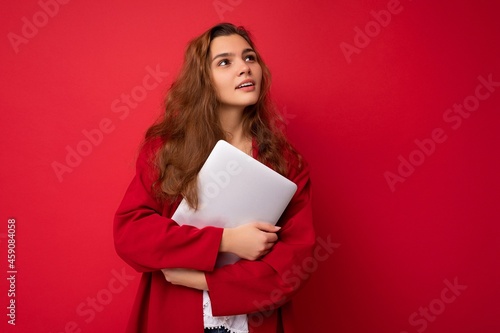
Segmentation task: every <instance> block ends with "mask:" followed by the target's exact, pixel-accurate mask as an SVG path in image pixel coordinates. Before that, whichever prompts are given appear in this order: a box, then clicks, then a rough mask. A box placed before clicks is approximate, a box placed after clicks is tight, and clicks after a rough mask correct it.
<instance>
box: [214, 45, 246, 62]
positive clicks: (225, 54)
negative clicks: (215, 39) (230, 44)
mask: <svg viewBox="0 0 500 333" xmlns="http://www.w3.org/2000/svg"><path fill="white" fill-rule="evenodd" d="M250 52H253V53H255V51H254V49H251V48H248V49H244V50H243V52H241V54H242V55H244V54H247V53H250ZM234 56H235V54H234V53H232V52H224V53H220V54H218V55H216V56H215V57H213V59H212V61H214V60H215V59H217V58H224V57H234Z"/></svg>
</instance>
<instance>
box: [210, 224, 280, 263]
mask: <svg viewBox="0 0 500 333" xmlns="http://www.w3.org/2000/svg"><path fill="white" fill-rule="evenodd" d="M279 230H280V227H276V226H273V225H271V224H269V223H265V222H251V223H248V224H244V225H241V226H239V227H236V228H225V229H224V232H223V233H222V241H221V245H220V249H219V251H220V252H231V253H234V254H236V255H237V256H238V257H240V258H243V259H247V260H257V259H259V258H260V257H262V256H264V255H266V254H267V253H269V251H271V249H272V247H273V246H274V244H275V243H276V241H277V240H278V235H277V234H276V233H277V232H278V231H279Z"/></svg>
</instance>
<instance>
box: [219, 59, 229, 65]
mask: <svg viewBox="0 0 500 333" xmlns="http://www.w3.org/2000/svg"><path fill="white" fill-rule="evenodd" d="M218 65H219V66H227V65H229V60H227V59H222V60H221V61H219V64H218Z"/></svg>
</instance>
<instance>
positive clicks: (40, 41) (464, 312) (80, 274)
mask: <svg viewBox="0 0 500 333" xmlns="http://www.w3.org/2000/svg"><path fill="white" fill-rule="evenodd" d="M41 3H52V4H53V3H54V2H53V1H52V0H46V1H44V0H42V2H37V1H34V0H30V1H22V2H5V3H4V4H3V6H2V7H3V8H2V13H3V14H2V20H1V21H0V35H2V36H4V37H2V41H1V42H0V47H1V55H0V57H1V58H0V60H1V61H0V69H1V89H0V98H1V102H0V103H1V104H0V107H1V115H0V126H1V133H2V140H1V143H0V145H1V151H0V154H1V161H2V163H1V166H0V181H1V192H0V205H1V206H0V221H1V224H0V242H1V243H0V248H1V252H0V263H1V276H3V277H2V279H1V283H0V295H1V296H0V300H1V301H0V303H1V307H0V308H1V309H3V310H2V313H0V314H1V316H0V318H3V319H1V324H0V326H1V327H2V332H5V329H7V331H8V332H47V333H48V332H52V333H56V332H57V333H59V332H98V333H100V332H109V331H113V332H121V331H123V328H124V326H125V323H126V320H127V317H128V313H129V310H130V307H131V303H132V301H133V298H134V295H135V292H136V287H137V284H138V280H139V279H138V275H137V274H136V273H135V272H133V270H132V269H131V268H129V267H128V266H126V264H125V263H124V262H122V261H121V260H120V259H119V258H118V257H117V255H116V254H115V251H114V248H113V239H112V229H111V226H112V219H113V214H114V212H115V210H116V208H117V205H118V203H119V202H120V200H121V198H122V195H123V193H124V191H125V188H126V186H127V185H128V183H129V181H130V180H131V177H132V176H133V173H134V162H135V156H136V150H137V147H138V144H139V142H140V140H141V138H142V136H143V133H144V131H145V130H146V128H147V127H148V126H149V125H150V124H151V123H152V122H153V121H154V120H155V119H156V117H157V115H158V114H159V112H160V111H161V99H162V96H163V95H164V93H165V91H166V89H167V88H168V86H169V85H170V83H171V82H172V80H173V78H174V77H175V75H176V73H177V72H178V69H179V67H180V64H181V60H182V55H183V50H184V47H185V45H186V42H187V41H188V40H189V39H190V38H192V37H193V36H195V35H198V34H200V33H201V32H203V31H204V30H205V29H207V28H208V27H210V26H211V25H213V24H215V23H217V22H219V21H221V20H224V21H230V22H233V23H236V24H241V25H244V26H246V27H247V28H248V29H249V30H250V31H251V32H252V33H253V35H254V37H255V41H256V43H257V45H258V47H259V49H260V51H261V53H262V54H263V56H264V59H265V61H266V62H267V63H268V65H269V67H270V68H271V70H272V73H273V78H274V80H273V88H272V89H273V95H274V98H275V100H276V102H277V104H278V105H279V107H280V108H281V109H282V110H283V112H284V113H285V116H286V119H287V120H288V123H289V129H288V132H289V136H290V139H291V140H292V142H294V143H295V144H296V146H297V147H298V149H299V150H300V151H301V152H302V153H303V155H304V156H305V157H306V158H307V160H308V161H309V162H310V164H311V166H312V178H313V182H314V199H315V201H314V208H315V211H314V216H315V223H316V229H317V235H318V237H319V238H321V239H323V240H328V239H330V241H331V242H333V243H336V244H340V245H336V247H337V248H335V250H334V251H333V253H332V254H330V255H329V257H328V259H326V260H324V261H321V262H320V263H319V265H318V267H317V269H315V272H314V274H313V276H312V278H311V280H310V282H309V283H308V284H307V286H306V287H305V289H303V291H302V292H301V293H300V294H299V296H298V297H297V310H298V311H299V313H300V331H301V332H309V331H310V332H312V331H318V332H325V331H328V332H346V333H351V332H385V333H387V332H393V333H400V332H405V331H406V332H408V333H413V332H423V331H426V332H429V333H431V332H455V333H462V332H464V333H465V332H482V333H489V332H498V331H499V330H500V319H499V313H500V303H499V296H500V295H499V293H500V284H499V282H498V281H499V280H500V268H499V264H498V262H499V261H498V258H499V245H498V244H499V236H500V235H499V230H500V227H499V226H498V221H499V220H500V219H499V217H500V211H499V208H498V207H499V205H498V203H497V200H498V198H499V185H500V177H499V175H498V166H499V162H500V159H499V154H498V152H499V151H498V149H499V148H498V147H499V143H500V142H499V141H500V140H499V139H500V135H499V131H498V123H499V120H500V116H499V112H500V87H496V88H491V89H495V91H492V92H491V91H490V92H489V95H488V97H487V98H484V100H481V101H480V103H479V106H477V105H476V106H475V107H476V108H477V109H476V110H475V111H474V112H472V113H470V116H468V117H467V118H463V119H462V122H461V123H460V126H459V127H458V128H455V129H454V128H453V127H452V125H457V123H455V121H457V120H454V121H453V122H450V121H446V120H445V119H444V118H443V116H444V115H446V114H447V112H448V111H447V110H448V109H450V108H452V107H453V105H454V104H462V103H463V102H464V100H465V99H466V98H468V96H472V95H474V94H475V91H476V87H477V86H478V84H480V81H479V80H478V77H480V76H482V77H484V78H486V79H487V78H488V76H491V79H492V80H493V81H495V82H498V81H500V63H499V61H498V59H500V46H499V43H498V41H499V37H500V23H499V22H500V21H499V20H498V13H499V9H500V7H499V6H498V5H497V4H493V3H494V2H493V1H472V0H469V1H463V0H462V1H449V2H432V1H423V0H414V1H410V0H401V2H399V4H398V2H396V1H394V0H390V1H386V0H382V1H360V0H357V1H343V2H340V1H314V2H313V1H308V2H306V1H302V2H300V1H284V0H280V1H263V0H257V1H249V0H220V1H196V2H195V1H169V2H167V1H148V2H139V1H125V2H124V1H106V2H89V1H69V2H68V3H67V4H61V5H59V8H58V9H57V8H56V7H55V6H53V5H52V7H50V8H52V12H51V14H52V16H53V17H52V16H48V15H46V14H43V13H42V14H40V12H41V11H42V10H43V9H42V7H43V6H42V5H41ZM222 4H225V6H226V7H222ZM388 6H389V7H390V8H391V9H392V10H393V11H394V12H397V13H395V14H392V15H391V18H390V22H389V21H388V20H387V17H385V18H386V21H385V22H383V23H384V25H385V27H381V26H380V24H375V23H374V22H375V21H374V14H373V13H371V12H372V11H375V13H380V11H381V10H387V8H388ZM216 7H217V8H219V9H218V10H217V8H216ZM56 9H57V11H56ZM44 15H45V16H44ZM380 15H382V14H380ZM380 15H379V16H380ZM375 16H377V14H375ZM382 17H383V15H382ZM23 18H26V19H24V20H23ZM44 18H45V19H46V20H44ZM34 21H35V22H37V24H38V25H39V27H38V28H36V26H35V28H36V29H37V30H38V31H35V32H34V31H33V30H31V32H30V31H29V29H28V28H24V34H25V36H26V35H27V36H29V38H26V39H25V40H24V42H22V43H20V44H16V43H13V42H11V40H10V39H12V38H13V36H14V35H13V34H16V35H17V36H19V38H25V36H24V37H23V26H24V25H25V24H28V23H26V22H31V23H33V22H34ZM371 21H373V22H372V23H370V22H371ZM367 24H368V25H367ZM377 27H378V28H377ZM365 28H368V29H371V30H368V33H369V35H371V37H369V39H370V40H369V43H368V41H367V40H366V37H365V40H363V37H362V36H361V37H360V36H358V40H357V43H358V46H360V47H359V48H358V50H357V51H356V52H357V53H352V54H351V56H350V57H346V56H345V55H344V53H343V52H342V49H341V45H344V46H345V44H342V43H348V44H350V45H353V46H355V45H356V44H355V42H356V41H355V38H356V34H357V32H356V31H359V30H356V29H361V30H364V29H365ZM27 29H28V30H27ZM9 36H10V37H9ZM360 43H361V44H360ZM363 43H364V44H363ZM365 44H367V45H365ZM16 51H17V52H16ZM147 67H150V68H152V69H155V68H156V67H158V68H159V69H160V71H161V72H164V73H168V75H166V74H165V75H164V77H163V78H161V82H160V84H159V85H158V87H156V88H155V89H152V90H148V91H146V90H142V92H144V91H146V92H147V96H143V95H140V92H141V88H137V87H138V86H139V87H140V86H142V84H143V79H144V78H145V77H147V75H148V71H147V70H146V68H147ZM148 82H149V84H150V85H151V84H152V83H154V81H152V80H150V81H148ZM134 89H135V90H134ZM131 92H135V94H136V96H140V99H141V100H140V101H139V102H138V103H137V105H136V106H135V107H133V108H132V107H129V108H128V109H129V113H128V114H125V113H123V112H125V111H124V110H125V109H124V108H123V107H124V105H125V104H123V103H121V102H120V98H121V96H122V94H131ZM480 92H481V93H483V94H485V93H486V92H488V90H486V89H485V88H480ZM137 94H139V95H137ZM117 99H118V102H115V100H117ZM467 100H468V101H469V102H470V101H474V99H471V98H468V99H467ZM113 103H120V104H117V105H119V106H121V107H122V109H121V110H122V111H120V112H119V113H116V112H113V110H116V109H113V108H112V104H113ZM117 105H115V107H116V106H117ZM473 106H474V105H473ZM120 116H121V118H120ZM106 119H108V120H106ZM454 119H456V118H454ZM102 121H104V122H106V121H107V122H108V125H109V128H108V132H109V133H105V134H103V137H102V138H99V136H97V137H96V139H95V142H96V144H94V145H91V146H85V143H84V141H85V140H86V137H85V135H84V133H83V131H84V130H86V131H91V130H93V129H96V128H98V126H99V124H100V123H101V122H102ZM111 129H112V130H111ZM435 129H442V131H443V133H444V135H445V136H446V140H445V141H444V142H442V143H437V144H435V150H434V151H430V152H428V153H429V154H428V156H427V155H424V154H423V153H418V146H417V144H416V143H415V140H417V139H418V140H424V141H425V140H427V141H426V142H428V139H429V138H431V133H432V132H433V131H434V130H435ZM92 133H95V131H94V132H92ZM98 139H99V140H98ZM78 145H80V149H85V148H87V149H89V147H90V149H91V150H88V151H86V154H87V156H84V157H82V160H81V161H79V163H76V162H75V164H74V165H76V166H74V167H72V168H71V170H72V171H71V172H64V173H63V174H62V175H60V178H58V177H57V175H56V172H55V171H54V169H53V164H54V162H58V163H61V164H66V162H65V159H66V155H67V154H68V152H67V150H66V149H67V148H66V147H67V146H69V147H71V148H72V149H76V148H77V146H78ZM428 147H430V146H428ZM429 149H430V148H429ZM400 155H401V157H400ZM410 157H412V158H413V161H414V162H415V163H418V164H420V165H418V166H417V167H415V169H414V171H413V172H412V173H411V174H409V173H410V172H408V173H407V174H406V176H405V177H404V178H401V179H400V180H403V179H404V182H396V183H395V184H394V187H393V189H391V186H390V184H389V183H388V182H387V180H386V178H385V177H384V174H385V173H386V172H387V171H389V172H392V173H394V174H397V173H398V166H399V165H400V163H401V162H400V160H401V159H406V160H407V159H409V158H410ZM419 157H420V159H419ZM422 157H423V158H422ZM407 171H408V170H407ZM402 172H404V170H403V169H402ZM8 218H15V219H16V240H17V247H16V251H17V252H16V255H17V257H16V266H17V267H16V268H17V269H18V274H17V277H16V278H17V280H16V326H15V327H12V326H11V325H7V317H6V313H7V310H6V306H7V304H8V303H7V302H8V297H7V291H8V285H7V283H6V278H5V277H6V276H7V273H6V272H7V240H8V238H7V220H8ZM314 268H315V267H314ZM117 272H118V273H125V275H126V276H127V277H128V278H129V279H130V280H124V281H121V282H120V281H119V280H116V278H115V275H116V274H117ZM445 280H448V281H449V282H451V283H454V282H455V283H456V284H459V285H461V286H466V289H465V290H463V288H465V287H462V290H461V291H458V292H457V293H456V294H458V296H456V295H455V296H456V297H454V298H453V301H449V300H450V298H452V296H453V294H452V293H450V291H449V290H448V289H447V288H448V287H447V285H446V283H445V282H444V281H445ZM442 295H445V297H446V298H442V297H444V296H442ZM95 297H97V298H98V299H99V300H100V302H101V303H96V307H95V309H94V310H93V308H92V305H91V303H89V302H92V298H95ZM445 299H446V300H448V301H449V302H447V303H443V302H442V300H445ZM429 306H431V311H430V312H429V313H430V315H429V316H432V317H429V318H430V319H422V318H425V317H423V315H420V314H418V312H419V311H420V310H419V309H420V308H421V307H422V309H424V308H426V307H429ZM415 312H417V315H413V316H415V317H414V320H420V321H418V322H415V321H414V322H413V323H412V322H410V321H409V319H410V317H411V316H412V314H414V313H415ZM306 327H311V328H306Z"/></svg>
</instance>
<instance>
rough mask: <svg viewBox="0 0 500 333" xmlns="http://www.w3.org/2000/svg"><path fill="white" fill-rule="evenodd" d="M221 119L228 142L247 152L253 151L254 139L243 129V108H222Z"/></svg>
mask: <svg viewBox="0 0 500 333" xmlns="http://www.w3.org/2000/svg"><path fill="white" fill-rule="evenodd" d="M219 119H220V122H221V126H222V130H223V131H224V132H225V133H226V140H227V142H229V143H230V144H232V145H233V146H235V147H236V148H238V149H240V150H241V151H243V152H245V153H247V154H248V153H249V152H251V148H252V139H251V137H249V136H248V133H244V131H243V109H241V108H229V107H224V108H220V109H219Z"/></svg>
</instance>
